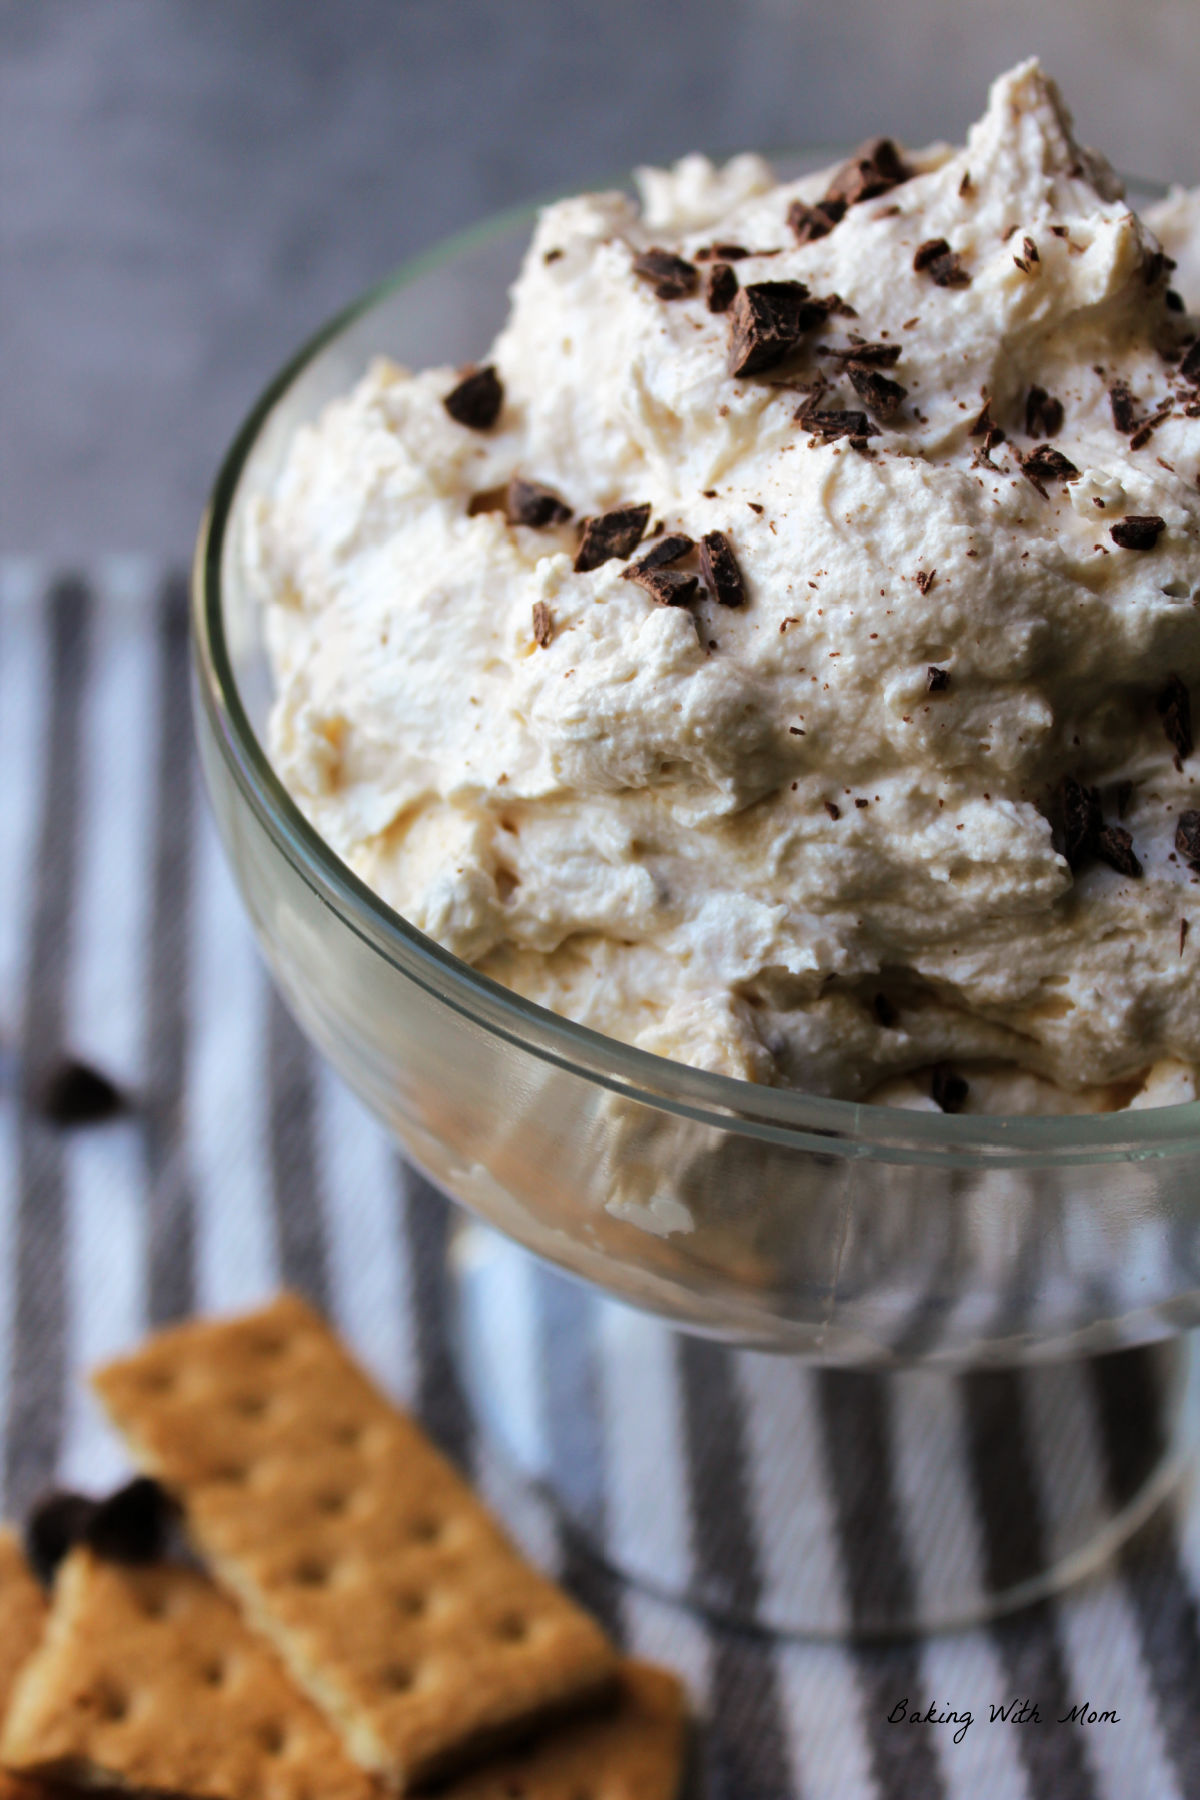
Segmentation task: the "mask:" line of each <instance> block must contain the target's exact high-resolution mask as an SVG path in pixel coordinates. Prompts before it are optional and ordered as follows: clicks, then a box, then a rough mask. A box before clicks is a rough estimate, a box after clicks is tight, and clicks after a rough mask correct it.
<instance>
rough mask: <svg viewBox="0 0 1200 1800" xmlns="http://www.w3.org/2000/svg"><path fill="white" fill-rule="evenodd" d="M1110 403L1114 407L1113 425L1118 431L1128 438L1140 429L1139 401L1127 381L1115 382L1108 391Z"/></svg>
mask: <svg viewBox="0 0 1200 1800" xmlns="http://www.w3.org/2000/svg"><path fill="white" fill-rule="evenodd" d="M1108 403H1109V405H1110V406H1111V407H1112V418H1113V424H1114V425H1115V426H1116V428H1117V430H1118V431H1121V432H1124V434H1125V436H1126V437H1128V436H1129V435H1130V433H1131V432H1134V431H1136V430H1137V428H1138V417H1137V401H1136V400H1135V399H1134V397H1133V392H1132V390H1131V388H1130V386H1129V383H1128V382H1126V381H1114V382H1113V384H1112V386H1111V387H1110V388H1109V390H1108Z"/></svg>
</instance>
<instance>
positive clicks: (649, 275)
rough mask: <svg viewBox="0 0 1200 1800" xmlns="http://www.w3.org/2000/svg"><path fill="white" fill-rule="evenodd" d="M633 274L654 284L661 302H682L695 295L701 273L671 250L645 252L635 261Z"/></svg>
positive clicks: (692, 264) (693, 264)
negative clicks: (689, 295)
mask: <svg viewBox="0 0 1200 1800" xmlns="http://www.w3.org/2000/svg"><path fill="white" fill-rule="evenodd" d="M633 272H634V274H635V275H640V276H641V277H642V279H643V280H645V281H649V282H651V283H653V286H654V292H655V293H656V294H657V295H658V298H659V299H660V300H682V299H684V298H685V297H686V296H687V295H688V294H694V293H695V291H696V283H697V282H698V281H699V279H700V272H699V270H698V269H697V268H696V265H695V263H690V262H687V261H686V260H685V259H684V258H683V257H682V256H676V255H675V253H674V252H673V251H671V250H658V249H654V250H643V251H642V253H641V254H640V256H635V257H634V259H633Z"/></svg>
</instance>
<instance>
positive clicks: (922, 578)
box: [915, 569, 937, 594]
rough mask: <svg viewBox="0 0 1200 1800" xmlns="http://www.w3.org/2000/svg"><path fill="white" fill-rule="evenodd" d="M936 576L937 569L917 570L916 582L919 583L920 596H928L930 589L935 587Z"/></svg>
mask: <svg viewBox="0 0 1200 1800" xmlns="http://www.w3.org/2000/svg"><path fill="white" fill-rule="evenodd" d="M936 574H937V570H936V569H918V570H917V573H916V576H915V580H916V583H917V592H918V594H927V593H928V592H929V590H930V588H931V587H932V586H933V578H934V576H935V575H936Z"/></svg>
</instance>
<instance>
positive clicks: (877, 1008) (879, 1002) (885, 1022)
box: [871, 994, 897, 1031]
mask: <svg viewBox="0 0 1200 1800" xmlns="http://www.w3.org/2000/svg"><path fill="white" fill-rule="evenodd" d="M871 1009H872V1011H873V1012H874V1014H875V1017H876V1018H877V1019H878V1020H879V1023H880V1024H881V1025H882V1026H883V1029H884V1030H885V1031H891V1029H892V1027H893V1026H894V1025H895V1023H896V1018H897V1013H896V1009H895V1007H894V1006H893V1005H892V1003H891V1001H890V1000H889V999H888V997H887V995H886V994H876V996H875V998H874V999H873V1000H872V1002H871Z"/></svg>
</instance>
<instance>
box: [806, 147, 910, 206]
mask: <svg viewBox="0 0 1200 1800" xmlns="http://www.w3.org/2000/svg"><path fill="white" fill-rule="evenodd" d="M911 175H912V170H911V169H910V168H909V167H908V166H907V164H906V163H905V162H904V161H903V159H902V157H901V155H900V152H899V151H898V150H897V148H896V146H895V144H894V143H893V142H892V140H891V138H886V137H878V138H870V139H868V141H867V142H866V143H865V144H860V145H859V147H858V149H857V150H856V151H855V152H854V154H853V156H852V157H851V158H850V160H849V161H848V162H845V163H843V164H842V167H841V168H840V169H839V170H838V171H837V174H836V175H835V176H834V178H833V180H832V181H831V182H830V184H829V186H828V187H827V188H826V190H825V202H826V203H828V202H829V201H830V200H833V201H837V200H841V201H843V202H844V203H845V204H846V205H847V206H857V205H858V204H859V203H860V202H861V201H863V200H876V199H878V197H879V195H880V194H886V193H889V192H890V191H891V189H892V188H894V187H899V186H900V184H901V182H904V181H907V180H908V179H909V177H910V176H911Z"/></svg>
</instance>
